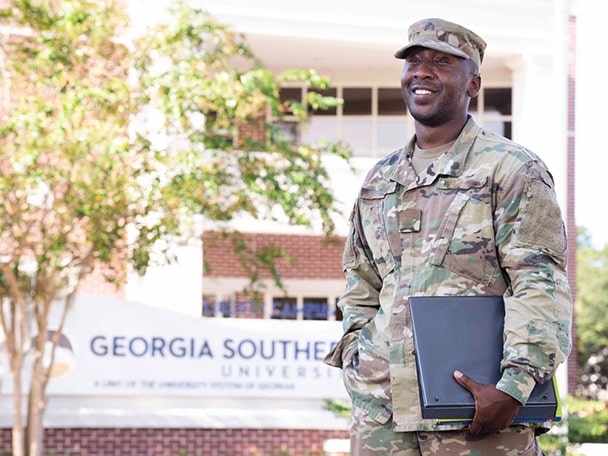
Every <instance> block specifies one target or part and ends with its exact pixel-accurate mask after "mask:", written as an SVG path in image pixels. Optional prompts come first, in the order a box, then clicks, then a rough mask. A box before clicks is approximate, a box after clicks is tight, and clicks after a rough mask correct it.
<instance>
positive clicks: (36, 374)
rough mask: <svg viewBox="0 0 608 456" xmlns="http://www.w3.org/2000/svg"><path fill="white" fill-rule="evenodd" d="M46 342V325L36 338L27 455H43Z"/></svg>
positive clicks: (28, 415) (29, 405)
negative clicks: (44, 358)
mask: <svg viewBox="0 0 608 456" xmlns="http://www.w3.org/2000/svg"><path fill="white" fill-rule="evenodd" d="M45 344H46V327H44V325H43V327H41V328H40V333H39V334H38V337H37V338H36V347H35V350H36V354H35V357H34V363H33V365H32V380H31V384H30V394H29V398H28V413H27V428H26V436H25V438H26V449H27V456H42V448H43V442H44V439H43V437H44V427H43V416H44V409H45V406H46V395H45V391H44V390H45V383H46V382H45V372H44V371H45V368H44V365H43V362H44V360H43V354H44V346H45Z"/></svg>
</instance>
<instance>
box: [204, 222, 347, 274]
mask: <svg viewBox="0 0 608 456" xmlns="http://www.w3.org/2000/svg"><path fill="white" fill-rule="evenodd" d="M242 236H243V238H244V240H245V243H246V245H247V246H248V247H249V248H252V249H259V248H261V247H269V246H274V247H278V248H281V249H283V250H285V252H286V253H287V254H288V255H289V257H290V258H291V262H290V261H287V260H285V259H282V258H281V259H277V260H276V265H277V267H278V270H279V273H280V274H281V277H282V278H283V279H344V272H343V271H342V250H343V248H344V238H332V239H328V238H326V237H325V236H322V235H321V236H312V235H311V236H308V235H290V234H270V233H242ZM232 242H233V238H232V237H225V236H223V235H222V233H220V232H214V231H209V232H206V233H205V234H204V236H203V249H204V260H205V262H206V264H207V265H208V267H209V272H208V273H206V275H207V276H209V277H249V273H248V272H247V271H245V270H244V269H243V267H242V266H241V264H240V263H239V258H238V256H237V255H236V254H235V252H234V251H233V246H232ZM259 274H260V278H263V279H268V278H270V273H269V271H267V270H261V271H259Z"/></svg>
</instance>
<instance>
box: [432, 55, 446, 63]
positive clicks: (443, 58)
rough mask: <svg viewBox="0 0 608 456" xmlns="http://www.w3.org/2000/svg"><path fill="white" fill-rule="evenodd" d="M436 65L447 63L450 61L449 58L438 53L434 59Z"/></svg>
mask: <svg viewBox="0 0 608 456" xmlns="http://www.w3.org/2000/svg"><path fill="white" fill-rule="evenodd" d="M434 62H435V64H436V65H448V64H449V63H450V59H449V58H448V57H447V56H445V55H440V56H438V57H436V58H435V60H434Z"/></svg>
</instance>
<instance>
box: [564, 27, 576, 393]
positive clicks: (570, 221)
mask: <svg viewBox="0 0 608 456" xmlns="http://www.w3.org/2000/svg"><path fill="white" fill-rule="evenodd" d="M569 38H570V39H569V41H568V58H569V61H568V159H567V160H568V161H567V163H568V164H567V166H568V191H567V195H568V197H567V203H566V204H567V213H568V218H567V220H566V231H567V233H568V250H569V252H570V254H569V257H568V280H569V282H570V288H571V289H572V299H573V301H574V302H576V219H575V216H574V214H575V210H576V205H575V201H576V194H575V186H576V181H575V175H576V174H575V171H576V169H575V163H576V150H575V147H574V145H575V131H576V130H575V127H576V125H575V111H576V109H575V108H576V92H575V83H576V18H575V17H570V23H569ZM572 346H573V350H572V353H571V354H570V357H569V358H568V393H570V394H574V393H575V392H576V384H577V382H578V352H577V350H576V346H577V338H576V315H575V314H573V321H572Z"/></svg>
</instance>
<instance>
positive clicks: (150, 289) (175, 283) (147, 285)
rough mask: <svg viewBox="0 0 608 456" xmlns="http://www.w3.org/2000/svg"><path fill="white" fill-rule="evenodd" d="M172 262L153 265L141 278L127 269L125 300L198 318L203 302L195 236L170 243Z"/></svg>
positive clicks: (200, 256)
mask: <svg viewBox="0 0 608 456" xmlns="http://www.w3.org/2000/svg"><path fill="white" fill-rule="evenodd" d="M171 253H172V254H174V255H175V256H176V261H175V262H174V263H172V264H165V265H161V266H153V267H150V268H149V269H148V271H147V272H146V274H145V275H144V276H143V277H140V276H139V275H137V274H136V273H134V272H130V273H129V275H128V278H127V286H126V292H125V294H126V299H127V300H129V301H133V302H139V303H142V304H148V305H150V306H154V307H160V308H163V309H168V310H173V311H175V312H181V313H184V314H187V315H192V316H195V317H200V316H201V312H202V303H203V247H202V242H201V241H200V240H198V239H192V240H189V241H187V242H184V243H179V244H178V243H174V244H173V245H171Z"/></svg>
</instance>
